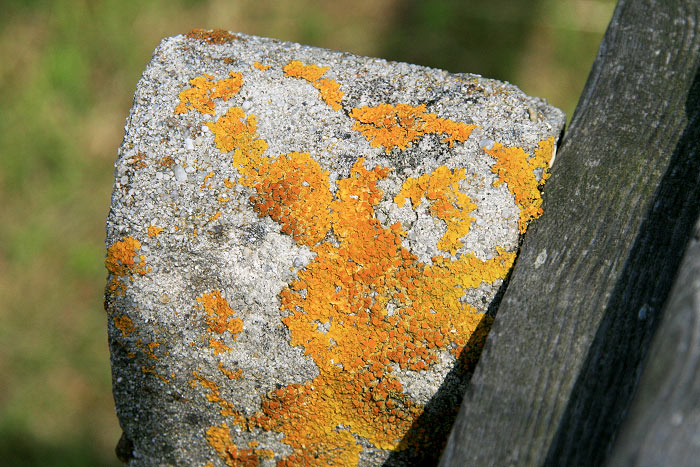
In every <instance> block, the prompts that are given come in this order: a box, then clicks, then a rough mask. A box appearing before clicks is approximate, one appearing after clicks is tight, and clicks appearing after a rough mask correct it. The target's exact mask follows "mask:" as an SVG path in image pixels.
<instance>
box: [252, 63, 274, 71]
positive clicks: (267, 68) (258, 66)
mask: <svg viewBox="0 0 700 467" xmlns="http://www.w3.org/2000/svg"><path fill="white" fill-rule="evenodd" d="M253 66H254V67H255V68H257V69H258V70H260V71H267V70H269V69H270V65H263V64H262V63H260V62H255V63H253Z"/></svg>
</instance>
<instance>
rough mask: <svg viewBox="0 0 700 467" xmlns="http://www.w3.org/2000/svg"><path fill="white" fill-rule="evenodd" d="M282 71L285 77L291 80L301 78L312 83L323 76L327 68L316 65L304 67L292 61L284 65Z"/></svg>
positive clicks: (296, 61) (298, 62)
mask: <svg viewBox="0 0 700 467" xmlns="http://www.w3.org/2000/svg"><path fill="white" fill-rule="evenodd" d="M282 70H283V71H284V73H285V74H286V75H287V76H291V77H292V78H301V79H305V80H306V81H310V82H312V83H313V82H314V81H317V80H318V79H320V78H321V76H323V74H324V73H325V72H326V71H328V67H327V66H324V67H320V66H317V65H304V64H303V63H301V62H300V61H299V60H292V61H291V62H289V63H288V64H286V65H285V66H284V67H283V68H282Z"/></svg>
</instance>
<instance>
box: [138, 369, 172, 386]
mask: <svg viewBox="0 0 700 467" xmlns="http://www.w3.org/2000/svg"><path fill="white" fill-rule="evenodd" d="M141 372H142V373H143V374H144V375H147V374H152V375H153V376H155V377H156V378H158V379H159V380H161V381H162V382H164V383H170V380H169V379H167V378H166V377H164V376H163V375H161V374H159V373H158V372H157V371H156V367H155V365H151V366H145V365H142V366H141Z"/></svg>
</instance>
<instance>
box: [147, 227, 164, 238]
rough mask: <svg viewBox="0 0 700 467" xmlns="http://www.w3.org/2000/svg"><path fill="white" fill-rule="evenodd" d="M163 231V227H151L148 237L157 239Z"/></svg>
mask: <svg viewBox="0 0 700 467" xmlns="http://www.w3.org/2000/svg"><path fill="white" fill-rule="evenodd" d="M162 231H163V229H162V228H161V227H156V226H155V225H149V226H148V236H149V237H157V236H158V234H160V233H161V232H162Z"/></svg>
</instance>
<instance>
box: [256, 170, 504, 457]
mask: <svg viewBox="0 0 700 467" xmlns="http://www.w3.org/2000/svg"><path fill="white" fill-rule="evenodd" d="M363 164H364V160H363V159H362V158H360V159H358V161H357V162H356V163H355V165H354V166H353V168H352V171H351V175H350V177H349V178H346V179H340V180H338V182H337V186H338V191H337V193H336V196H337V199H336V200H334V201H333V202H332V203H331V206H330V207H331V225H332V229H333V232H334V234H335V237H336V238H337V240H338V246H334V245H331V244H329V243H321V244H319V245H316V246H314V247H312V251H313V252H315V253H316V257H315V259H314V260H313V261H312V262H311V263H310V264H309V265H308V266H307V267H306V268H305V269H303V270H301V271H299V273H298V279H297V280H296V281H294V282H292V283H290V284H289V286H288V287H286V288H285V289H283V291H282V293H281V294H280V298H281V301H282V307H281V309H282V311H284V312H285V314H286V315H287V316H286V317H285V318H283V319H282V321H283V322H284V323H285V324H286V325H287V327H288V328H289V330H290V334H291V342H290V343H291V344H292V345H303V346H304V349H305V353H306V354H307V355H309V356H311V357H312V358H313V359H314V362H315V363H316V364H317V365H318V367H319V371H320V374H319V376H318V377H317V378H315V379H314V380H312V381H310V382H308V383H306V384H304V385H290V386H287V387H285V388H281V389H278V390H276V391H273V392H271V393H270V394H268V395H267V396H266V397H265V398H263V405H262V412H261V413H259V414H256V415H255V416H254V417H253V418H252V419H251V420H250V423H251V424H256V425H258V426H260V427H261V428H263V429H266V430H274V431H279V432H282V433H284V434H285V437H284V438H283V441H284V442H285V443H287V444H289V445H290V446H291V447H292V448H293V450H294V453H293V454H292V455H291V456H290V457H289V458H287V459H286V462H288V463H289V464H290V465H306V464H309V465H326V464H331V463H333V464H335V463H339V464H340V465H346V464H347V465H355V464H356V463H357V459H358V457H357V456H358V455H359V452H360V450H361V448H360V446H359V445H357V444H356V442H355V441H354V437H352V435H351V433H355V434H357V435H359V436H361V437H364V438H366V439H368V440H369V441H370V442H372V444H373V445H374V446H376V447H378V448H382V449H399V448H400V446H399V442H400V440H401V439H402V438H403V437H404V436H405V434H406V433H407V432H408V430H409V428H410V427H411V426H412V424H413V423H414V422H415V420H416V418H417V417H418V416H419V415H420V414H421V413H422V410H423V409H422V407H421V406H419V405H417V404H415V403H414V402H412V401H411V399H410V398H409V397H408V396H407V395H406V394H404V392H403V388H402V386H401V383H400V382H399V380H398V379H397V378H396V376H395V375H394V374H393V373H394V370H393V366H394V365H398V366H399V367H401V368H402V369H404V370H413V371H421V370H425V369H428V368H429V367H430V366H431V365H433V364H435V363H437V361H438V352H439V351H443V350H451V351H452V352H453V353H454V354H456V355H457V356H459V352H460V351H461V350H463V349H464V348H465V345H466V344H467V342H468V341H469V338H470V337H471V334H472V332H473V331H474V330H476V329H477V327H478V326H479V324H480V322H481V321H482V320H483V318H484V315H483V314H479V313H476V311H475V310H474V308H473V307H471V306H469V305H466V304H464V303H462V302H461V301H460V299H461V298H462V297H463V295H464V293H465V289H468V288H473V287H477V286H479V285H480V284H481V283H482V282H493V281H495V280H497V279H499V278H504V277H505V276H506V274H507V271H508V270H509V268H510V267H511V265H512V262H513V259H514V257H515V254H514V253H508V252H505V251H502V250H499V252H498V253H499V255H498V256H497V257H495V258H493V259H491V260H489V261H481V260H479V259H478V258H476V257H474V256H473V255H463V256H462V257H461V258H460V259H459V260H455V261H452V260H448V259H445V258H442V257H439V258H434V260H433V261H434V262H433V265H431V266H427V265H425V264H422V263H420V262H418V260H417V258H416V257H415V255H413V254H412V253H410V252H409V251H408V250H406V249H405V248H403V247H402V246H401V228H400V225H398V224H395V225H394V226H391V227H390V228H384V227H382V226H381V224H380V223H379V221H378V220H377V219H376V217H375V215H374V206H376V204H377V203H379V201H380V200H381V199H382V192H381V190H380V189H379V188H378V187H377V181H378V180H380V179H382V178H384V177H386V176H387V175H388V172H389V170H388V169H387V168H384V167H376V168H374V169H372V170H367V169H366V168H365V167H364V165H363ZM448 172H449V170H448ZM442 175H445V177H443V178H447V179H448V180H449V183H443V185H442V186H443V188H444V187H450V186H451V184H452V183H453V182H454V181H455V180H457V181H458V180H459V179H460V178H461V177H462V176H463V174H461V173H458V174H456V175H455V174H452V173H449V177H447V175H448V174H442ZM450 177H451V178H450ZM438 178H439V177H436V179H438ZM434 189H437V188H434ZM389 305H391V308H392V312H391V313H389V312H388V306H389ZM318 323H327V325H326V326H325V328H326V329H325V330H324V331H323V332H322V331H321V330H320V329H319V324H318ZM466 350H469V351H471V349H466ZM338 425H343V426H345V427H347V429H346V430H340V431H339V430H337V429H335V427H337V426H338ZM424 442H426V443H428V442H429V440H424ZM310 453H313V455H310Z"/></svg>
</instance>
